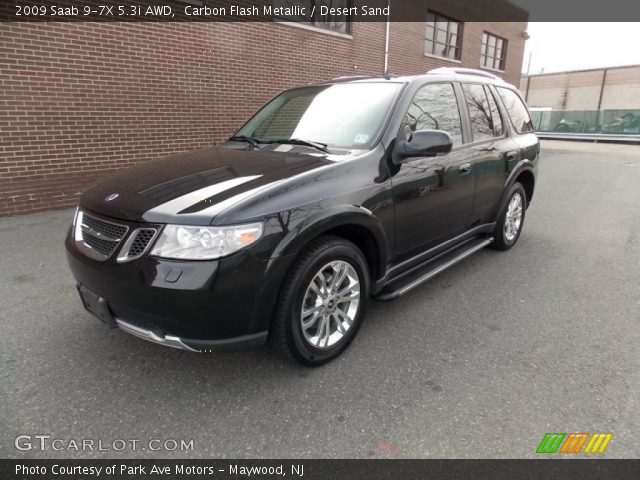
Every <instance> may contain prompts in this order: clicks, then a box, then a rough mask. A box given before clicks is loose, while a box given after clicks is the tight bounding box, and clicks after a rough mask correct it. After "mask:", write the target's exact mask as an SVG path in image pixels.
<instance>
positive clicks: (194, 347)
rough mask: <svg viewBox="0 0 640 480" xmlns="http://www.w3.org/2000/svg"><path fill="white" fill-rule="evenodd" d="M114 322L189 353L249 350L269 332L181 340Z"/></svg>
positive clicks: (263, 339) (159, 342)
mask: <svg viewBox="0 0 640 480" xmlns="http://www.w3.org/2000/svg"><path fill="white" fill-rule="evenodd" d="M115 322H116V324H117V326H118V328H120V330H123V331H125V332H127V333H129V334H131V335H134V336H136V337H139V338H142V339H144V340H147V341H149V342H153V343H158V344H160V345H164V346H166V347H172V348H178V349H180V350H188V351H190V352H209V351H216V352H219V351H225V350H235V349H238V348H250V347H256V346H259V345H263V344H264V343H265V342H266V340H267V335H268V333H269V332H266V331H265V332H258V333H254V334H251V335H243V336H241V337H235V338H228V339H226V340H198V339H192V338H181V337H176V336H174V335H167V334H162V333H156V332H154V331H153V330H148V329H145V328H141V327H138V326H136V325H134V324H132V323H128V322H125V321H124V320H120V319H119V318H116V319H115Z"/></svg>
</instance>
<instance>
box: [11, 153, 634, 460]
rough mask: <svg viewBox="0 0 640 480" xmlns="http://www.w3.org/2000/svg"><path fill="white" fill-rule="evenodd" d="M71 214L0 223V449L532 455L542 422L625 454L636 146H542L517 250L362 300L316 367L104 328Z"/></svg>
mask: <svg viewBox="0 0 640 480" xmlns="http://www.w3.org/2000/svg"><path fill="white" fill-rule="evenodd" d="M71 215H72V211H71V210H65V211H54V212H46V213H39V214H33V215H24V216H15V217H9V218H2V219H0V253H1V257H0V258H1V260H0V265H1V267H0V328H1V334H0V347H1V348H0V361H1V365H2V368H1V369H0V457H10V458H35V457H86V458H99V457H104V458H131V457H146V458H158V459H159V458H163V457H181V458H189V457H192V458H207V457H218V458H255V457H259V458H262V457H274V458H283V457H284V458H296V457H313V458H352V457H355V458H407V457H417V458H431V457H440V458H521V457H527V458H533V457H536V453H535V450H536V447H537V446H538V444H539V443H540V440H541V439H542V437H543V436H544V434H545V433H547V432H612V433H613V439H612V440H611V442H610V444H609V446H608V448H607V450H606V453H605V454H604V455H603V456H604V457H606V458H622V457H624V458H638V457H640V415H639V414H638V412H639V411H640V146H621V145H610V144H594V143H578V142H573V143H571V142H560V141H547V142H544V143H543V150H542V159H541V164H540V174H539V179H538V185H537V186H536V191H535V194H534V199H533V204H532V205H531V208H530V209H529V210H528V212H527V216H526V220H525V226H524V231H523V233H522V236H521V238H520V240H519V242H518V244H517V246H516V247H515V248H513V249H512V250H510V251H508V252H495V251H492V250H488V249H487V250H483V251H481V252H479V253H477V254H475V255H473V256H472V257H470V258H469V259H467V260H465V261H464V262H462V263H460V264H458V265H456V266H455V267H453V268H451V269H450V270H448V271H446V272H444V273H442V274H441V275H439V276H438V277H436V278H434V279H433V280H432V281H430V282H428V283H427V284H425V285H423V286H422V287H420V288H417V289H415V290H413V291H412V292H410V293H408V294H407V295H406V296H404V297H402V298H401V299H399V300H396V301H393V302H390V303H376V302H370V303H369V305H368V315H367V318H366V319H365V323H364V324H363V326H362V329H361V330H360V333H359V335H358V337H357V338H356V340H355V341H354V343H353V344H352V346H351V347H350V348H349V349H348V350H347V351H346V352H345V353H344V355H342V356H341V357H340V358H339V359H337V360H336V361H334V362H332V363H330V364H328V365H326V366H324V367H321V368H317V369H309V368H305V367H302V366H296V365H292V364H290V363H287V362H283V361H282V360H281V359H280V357H279V356H278V355H277V354H276V353H274V352H273V351H271V350H269V349H267V348H261V349H255V350H252V351H243V352H234V353H224V354H223V353H218V354H194V353H188V352H183V351H179V350H174V349H169V348H166V347H161V346H158V345H154V344H150V343H147V342H145V341H143V340H140V339H138V338H135V337H132V336H129V335H127V334H126V333H124V332H121V331H119V330H108V329H107V328H106V327H104V326H103V325H102V324H101V323H100V322H98V321H97V320H96V319H94V318H93V317H91V315H89V314H88V313H86V312H85V311H84V310H83V308H82V307H81V304H80V301H79V298H78V295H77V292H76V290H75V287H74V282H73V279H72V277H71V274H70V272H69V270H68V268H67V265H66V261H65V256H64V249H63V239H64V235H65V231H66V229H67V228H68V225H69V222H70V220H71ZM39 434H44V435H50V436H51V439H50V440H53V439H60V441H59V442H57V444H56V446H57V447H58V448H61V450H59V451H56V450H53V449H52V448H51V444H50V443H49V444H47V447H48V448H47V449H46V450H44V451H42V450H41V449H40V448H39V447H40V445H39V440H37V439H36V438H35V437H34V436H35V435H39ZM19 435H27V436H28V437H21V439H20V440H19V441H18V443H19V444H20V445H21V447H22V448H27V447H28V444H29V442H30V443H31V445H32V448H31V449H27V450H18V449H17V448H16V447H15V442H16V437H18V436H19ZM85 439H89V440H94V441H95V442H97V441H98V440H100V441H102V447H105V446H106V447H109V448H110V450H103V451H96V450H94V451H93V452H92V451H85V452H77V451H75V449H74V448H73V444H74V443H73V442H82V440H85ZM152 439H155V440H160V441H161V442H160V443H154V444H153V445H155V446H156V447H158V446H160V445H162V442H163V441H165V440H176V441H177V442H178V445H179V442H180V440H185V441H186V445H187V448H189V442H190V441H191V440H192V441H193V443H192V444H191V445H192V447H193V448H192V449H191V450H189V451H180V449H179V447H178V448H177V449H174V450H172V451H166V450H160V451H150V449H149V447H150V444H149V440H152ZM50 440H45V442H50ZM117 440H125V441H127V447H126V448H124V450H122V451H117V450H115V449H119V447H120V446H121V445H122V444H121V443H118V442H117ZM131 440H138V441H139V443H137V444H136V450H133V449H132V442H131ZM166 446H167V447H168V448H173V447H174V444H173V443H172V442H169V443H168V444H167V445H166ZM96 448H97V445H96ZM114 448H115V449H114ZM143 448H144V450H143Z"/></svg>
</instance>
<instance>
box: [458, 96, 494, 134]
mask: <svg viewBox="0 0 640 480" xmlns="http://www.w3.org/2000/svg"><path fill="white" fill-rule="evenodd" d="M462 91H463V92H464V98H465V100H466V101H467V107H468V108H469V120H471V132H472V133H473V141H474V142H477V141H479V140H486V139H488V138H493V119H492V118H491V109H490V108H489V102H488V101H487V95H486V94H485V91H484V87H483V86H482V85H477V84H470V83H465V84H463V85H462Z"/></svg>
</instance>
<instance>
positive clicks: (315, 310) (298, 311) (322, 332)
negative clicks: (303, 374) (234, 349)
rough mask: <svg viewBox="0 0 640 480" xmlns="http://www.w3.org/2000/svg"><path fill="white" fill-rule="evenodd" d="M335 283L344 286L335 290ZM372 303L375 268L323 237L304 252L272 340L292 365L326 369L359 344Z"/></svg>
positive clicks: (285, 291) (346, 245)
mask: <svg viewBox="0 0 640 480" xmlns="http://www.w3.org/2000/svg"><path fill="white" fill-rule="evenodd" d="M334 279H335V281H337V282H338V284H337V287H336V286H334V288H333V290H332V289H331V287H332V286H333V285H332V282H333V281H334ZM356 281H357V285H356V283H355V282H356ZM332 291H334V292H336V293H337V295H336V294H333V293H331V292H332ZM340 291H342V292H343V293H342V296H340ZM368 297H369V268H368V266H367V262H366V260H365V258H364V255H363V254H362V252H361V251H360V249H359V248H358V247H356V246H355V245H354V244H353V243H351V242H349V241H348V240H345V239H343V238H340V237H334V236H328V235H327V236H323V237H320V238H318V239H317V240H315V241H313V242H312V243H311V244H310V245H309V246H308V247H306V248H305V249H304V251H303V252H302V253H301V254H300V255H299V256H298V258H297V259H296V260H295V262H294V264H293V266H292V267H291V269H290V271H289V273H288V274H287V277H286V279H285V281H284V283H283V285H282V290H281V293H280V298H279V300H278V304H277V307H276V314H275V317H274V324H273V330H272V340H273V342H274V343H275V345H276V347H277V348H278V350H280V352H282V353H283V354H284V355H285V356H287V357H288V358H290V359H293V360H296V361H298V362H300V363H302V364H304V365H308V366H313V367H316V366H320V365H323V364H325V363H327V362H329V361H331V360H333V359H334V358H336V357H337V356H338V355H340V354H341V353H342V352H343V351H344V350H345V349H346V348H347V347H348V346H349V344H350V343H351V341H352V340H353V339H354V338H355V336H356V334H357V333H358V329H359V328H360V324H361V323H362V318H363V316H364V306H365V305H364V303H365V301H366V300H367V299H368ZM303 306H304V311H303ZM303 324H304V325H305V326H303ZM327 325H328V329H327Z"/></svg>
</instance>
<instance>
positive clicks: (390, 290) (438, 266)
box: [374, 238, 493, 301]
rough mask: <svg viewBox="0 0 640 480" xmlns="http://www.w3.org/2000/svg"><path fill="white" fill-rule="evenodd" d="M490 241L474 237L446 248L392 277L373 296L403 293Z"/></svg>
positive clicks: (395, 295) (382, 298)
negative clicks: (443, 251)
mask: <svg viewBox="0 0 640 480" xmlns="http://www.w3.org/2000/svg"><path fill="white" fill-rule="evenodd" d="M491 242H493V238H474V239H472V240H469V241H468V242H465V243H464V244H462V245H461V246H458V247H455V248H453V249H451V250H448V251H447V252H445V253H443V254H441V255H438V256H437V257H436V258H433V259H431V260H429V261H427V262H426V263H424V264H422V265H420V266H418V267H416V268H415V269H412V270H410V271H409V272H408V273H406V274H403V275H402V276H400V277H398V278H396V279H393V280H392V281H391V282H389V284H388V285H386V286H385V287H384V288H383V289H382V291H381V292H380V293H379V294H378V295H376V296H375V297H374V298H375V299H376V300H382V301H388V300H393V299H394V298H398V297H399V296H400V295H404V294H405V293H407V292H408V291H409V290H413V289H414V288H416V287H417V286H419V285H422V284H423V283H424V282H426V281H427V280H430V279H432V278H433V277H435V276H436V275H438V274H439V273H440V272H444V271H445V270H446V269H447V268H449V267H451V266H453V265H455V264H456V263H458V262H460V261H461V260H464V259H465V258H467V257H468V256H470V255H473V254H474V253H476V252H477V251H478V250H482V249H483V248H484V247H486V246H487V245H489V244H490V243H491Z"/></svg>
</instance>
